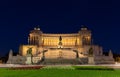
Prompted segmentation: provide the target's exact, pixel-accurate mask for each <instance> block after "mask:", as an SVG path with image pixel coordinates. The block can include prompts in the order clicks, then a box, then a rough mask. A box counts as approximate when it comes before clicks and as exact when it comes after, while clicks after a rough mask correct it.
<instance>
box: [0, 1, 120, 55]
mask: <svg viewBox="0 0 120 77" xmlns="http://www.w3.org/2000/svg"><path fill="white" fill-rule="evenodd" d="M119 20H120V8H119V2H116V1H115V0H106V1H105V0H78V1H75V0H63V1H62V0H60V1H58V0H54V1H53V0H48V1H47V0H38V1H36V0H24V1H22V0H20V1H19V0H4V2H0V55H4V54H6V53H7V52H9V50H10V49H13V51H15V52H18V47H19V45H20V44H26V43H27V37H28V34H29V32H30V30H32V29H33V28H34V27H36V26H37V25H39V26H40V28H41V30H42V31H43V32H45V33H48V32H50V33H72V32H78V30H79V29H80V27H81V25H86V26H87V27H88V28H89V29H91V30H92V33H93V38H94V43H95V44H99V45H100V46H103V48H104V49H105V50H109V49H112V50H113V51H114V52H116V53H120V44H119V43H120V22H119Z"/></svg>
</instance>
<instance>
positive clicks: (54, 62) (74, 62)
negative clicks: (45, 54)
mask: <svg viewBox="0 0 120 77" xmlns="http://www.w3.org/2000/svg"><path fill="white" fill-rule="evenodd" d="M87 62H88V59H86V58H82V59H80V58H79V59H64V58H58V59H44V61H42V62H41V63H40V64H44V65H57V64H62V65H63V64H71V65H78V64H87Z"/></svg>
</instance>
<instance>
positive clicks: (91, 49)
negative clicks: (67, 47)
mask: <svg viewBox="0 0 120 77" xmlns="http://www.w3.org/2000/svg"><path fill="white" fill-rule="evenodd" d="M88 53H89V56H93V48H92V47H91V48H90V49H89V51H88Z"/></svg>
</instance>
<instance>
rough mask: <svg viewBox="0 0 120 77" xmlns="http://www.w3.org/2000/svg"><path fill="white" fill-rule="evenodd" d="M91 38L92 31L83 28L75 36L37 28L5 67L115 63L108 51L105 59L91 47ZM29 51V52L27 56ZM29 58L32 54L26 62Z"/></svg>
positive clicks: (99, 48) (101, 52) (97, 49)
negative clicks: (10, 64)
mask: <svg viewBox="0 0 120 77" xmlns="http://www.w3.org/2000/svg"><path fill="white" fill-rule="evenodd" d="M91 35H92V34H91V31H90V30H88V29H87V28H86V27H82V28H81V29H80V31H78V33H71V34H51V33H43V32H42V31H41V30H40V28H38V27H36V28H34V30H32V31H30V34H29V37H28V45H21V46H20V48H19V55H17V56H12V58H9V59H8V62H7V63H20V64H24V63H26V62H29V63H34V64H101V63H107V64H110V63H114V59H113V55H112V52H111V51H110V52H109V55H108V56H104V55H103V50H102V47H100V46H98V45H94V44H92V37H91ZM30 49H31V52H29V50H30ZM29 54H31V56H29V57H31V58H28V56H27V55H29ZM9 55H10V54H9ZM29 59H30V60H29ZM17 61H18V62H17ZM20 61H21V62H20ZM30 61H31V62H30ZM26 64H27V63H26Z"/></svg>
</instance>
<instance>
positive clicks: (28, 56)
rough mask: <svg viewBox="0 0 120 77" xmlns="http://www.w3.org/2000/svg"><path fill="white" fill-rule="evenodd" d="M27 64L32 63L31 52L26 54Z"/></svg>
mask: <svg viewBox="0 0 120 77" xmlns="http://www.w3.org/2000/svg"><path fill="white" fill-rule="evenodd" d="M26 64H32V55H31V54H27V55H26Z"/></svg>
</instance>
